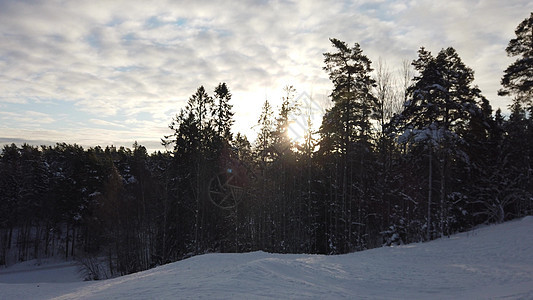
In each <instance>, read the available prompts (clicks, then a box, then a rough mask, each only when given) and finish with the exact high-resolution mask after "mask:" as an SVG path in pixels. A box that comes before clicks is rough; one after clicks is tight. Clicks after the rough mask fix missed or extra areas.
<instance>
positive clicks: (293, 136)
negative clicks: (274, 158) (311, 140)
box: [287, 118, 308, 144]
mask: <svg viewBox="0 0 533 300" xmlns="http://www.w3.org/2000/svg"><path fill="white" fill-rule="evenodd" d="M307 131H308V126H307V121H306V120H305V118H294V119H292V120H290V122H289V129H288V131H287V134H288V136H289V139H290V140H291V142H293V143H297V144H303V143H304V142H305V136H306V134H307Z"/></svg>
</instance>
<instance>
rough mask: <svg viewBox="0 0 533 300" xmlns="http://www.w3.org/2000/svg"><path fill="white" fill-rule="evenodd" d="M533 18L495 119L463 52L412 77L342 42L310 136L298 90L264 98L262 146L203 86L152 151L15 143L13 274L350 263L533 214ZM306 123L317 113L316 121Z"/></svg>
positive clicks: (11, 152)
mask: <svg viewBox="0 0 533 300" xmlns="http://www.w3.org/2000/svg"><path fill="white" fill-rule="evenodd" d="M532 29H533V13H532V14H531V16H530V17H529V18H527V19H525V20H524V21H523V22H521V23H520V24H519V26H518V27H517V29H516V32H515V33H516V38H514V39H512V40H511V41H510V43H509V46H508V47H507V49H506V51H507V53H508V54H509V55H510V56H512V57H516V61H515V62H514V63H513V64H511V65H510V66H509V67H508V68H507V69H506V70H505V72H504V75H503V78H502V80H501V83H502V89H501V90H500V91H499V93H500V94H501V95H509V96H512V97H513V101H512V104H511V105H510V107H509V109H510V115H509V116H508V117H504V116H503V115H502V112H501V110H500V109H498V110H496V111H495V112H494V111H493V109H492V107H491V106H490V103H489V101H488V100H487V99H486V98H485V97H484V96H483V94H482V92H481V90H480V89H479V88H478V87H477V86H475V85H474V84H473V81H474V71H473V70H472V69H471V68H469V67H468V66H466V65H465V64H464V63H463V62H462V60H461V58H460V56H459V54H458V53H457V51H456V50H455V49H454V48H452V47H449V48H445V49H442V50H441V51H439V52H438V53H437V54H436V55H434V54H432V53H431V52H430V51H428V50H426V49H425V48H420V50H419V51H418V58H417V59H415V60H414V61H413V62H412V67H413V69H414V71H413V72H411V71H410V69H409V68H408V66H405V67H404V72H403V75H402V78H403V79H404V80H403V81H402V83H401V84H394V82H393V80H392V79H391V73H390V72H388V70H387V69H386V68H384V66H383V64H381V63H380V64H378V65H377V69H376V70H373V68H372V63H371V61H370V59H368V57H367V56H366V55H365V54H364V53H363V50H362V49H361V47H360V45H359V44H357V43H355V44H354V45H353V46H349V45H348V44H347V43H345V42H343V41H340V40H338V39H331V40H330V41H331V44H332V48H333V51H332V52H327V53H324V64H325V66H324V70H325V71H326V72H327V74H328V75H329V78H330V80H331V81H332V83H333V86H334V88H333V90H332V91H331V94H330V99H331V101H332V106H331V108H330V109H327V110H326V112H325V114H324V116H323V120H322V123H321V126H320V129H319V130H318V132H314V131H313V129H312V128H313V126H312V124H311V118H310V116H307V118H306V119H307V124H306V127H307V130H306V134H305V136H304V138H303V140H301V141H294V140H291V139H290V138H289V135H288V132H289V130H290V126H291V115H293V114H298V113H299V114H304V117H305V112H302V108H300V107H298V105H297V103H296V99H295V98H296V97H295V95H296V93H297V91H296V90H295V89H294V88H293V87H291V86H288V87H286V88H285V89H284V93H285V95H284V97H283V99H282V104H281V107H280V108H279V109H278V111H277V113H275V112H274V109H273V108H272V106H271V105H270V103H269V102H268V101H265V102H264V105H263V107H262V111H261V115H260V117H259V119H258V123H257V125H256V128H257V131H258V135H257V139H256V140H255V141H254V142H253V143H252V142H250V141H248V139H247V137H246V136H244V135H242V134H239V133H237V134H234V133H233V132H232V125H233V122H234V118H233V116H234V113H233V107H232V105H231V104H230V103H231V97H232V95H231V92H230V90H229V87H228V86H227V85H226V84H225V83H220V84H219V85H218V86H216V88H215V89H214V90H213V93H212V95H210V93H209V92H208V91H207V90H206V89H205V88H204V87H203V86H201V87H199V88H198V89H197V90H196V92H195V93H194V94H193V95H192V96H191V97H190V98H189V100H188V102H187V104H186V106H185V107H184V108H183V109H181V111H180V112H179V113H178V114H177V115H176V116H175V117H174V118H173V120H172V121H171V124H170V125H169V128H170V129H171V134H170V135H169V136H165V137H164V138H163V139H162V143H163V144H164V145H166V146H167V147H170V148H171V150H170V151H165V152H157V153H152V154H148V153H147V151H146V148H145V147H143V146H142V145H139V144H137V143H135V144H134V145H133V147H132V149H128V148H124V147H120V148H118V149H117V148H116V147H113V146H108V147H106V148H102V147H94V148H88V149H83V148H82V147H80V146H78V145H69V144H64V143H63V144H56V145H55V146H41V147H35V146H30V145H27V144H24V145H22V146H21V147H18V146H16V145H14V144H12V145H6V146H4V148H3V149H2V152H1V153H0V265H9V264H12V263H14V262H16V261H24V260H28V259H34V258H42V257H50V256H63V257H65V258H67V259H68V258H72V257H75V258H77V259H79V260H81V261H82V262H83V263H84V265H85V266H86V267H87V268H88V277H90V278H93V279H98V278H105V277H110V276H116V275H123V274H129V273H133V272H137V271H141V270H145V269H148V268H151V267H153V266H156V265H161V264H164V263H168V262H172V261H176V260H180V259H183V258H187V257H190V256H193V255H198V254H202V253H208V252H244V251H255V250H263V251H269V252H278V253H321V254H340V253H348V252H353V251H359V250H364V249H369V248H374V247H380V246H383V245H392V244H402V243H411V242H419V241H428V240H432V239H435V238H439V237H443V236H448V235H450V234H452V233H455V232H460V231H464V230H468V229H471V228H473V227H474V226H476V225H478V224H483V223H491V222H502V221H505V220H509V219H512V218H516V217H520V216H524V215H527V214H531V213H533V182H532V181H533V179H532V170H533V167H532V162H531V158H532V156H533V145H532V141H533V102H532V92H533V84H532V82H533V75H532V74H533V71H532V70H533V63H532V59H531V57H533V46H532V45H533V42H532V41H533V34H532V32H533V30H532ZM304 119H305V118H304Z"/></svg>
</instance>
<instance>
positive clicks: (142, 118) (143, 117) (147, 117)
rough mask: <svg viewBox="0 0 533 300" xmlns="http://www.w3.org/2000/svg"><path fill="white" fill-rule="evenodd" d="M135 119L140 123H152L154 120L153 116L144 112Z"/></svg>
mask: <svg viewBox="0 0 533 300" xmlns="http://www.w3.org/2000/svg"><path fill="white" fill-rule="evenodd" d="M133 119H135V120H138V121H151V120H152V119H153V118H152V114H150V113H148V112H144V111H143V112H139V113H137V114H136V115H135V116H134V117H133Z"/></svg>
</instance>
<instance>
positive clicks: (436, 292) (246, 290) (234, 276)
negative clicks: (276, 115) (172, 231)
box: [0, 217, 533, 299]
mask: <svg viewBox="0 0 533 300" xmlns="http://www.w3.org/2000/svg"><path fill="white" fill-rule="evenodd" d="M42 271H43V270H41V271H38V270H37V271H35V272H42ZM57 271H58V273H61V269H58V270H57ZM21 274H23V273H16V272H15V273H14V272H11V273H9V269H6V270H0V299H48V298H55V299H177V298H179V299H183V298H194V299H197V298H204V299H214V298H216V299H261V298H265V299H271V298H275V299H287V298H315V299H317V298H320V299H324V298H327V299H331V298H351V299H402V298H409V299H491V298H496V299H501V298H504V299H533V217H526V218H524V219H522V220H517V221H512V222H508V223H505V224H501V225H494V226H487V227H484V228H481V229H477V230H475V231H473V232H468V233H462V234H458V235H455V236H452V237H451V238H444V239H440V240H436V241H433V242H429V243H420V244H411V245H406V246H401V247H387V248H379V249H374V250H369V251H364V252H358V253H353V254H348V255H340V256H322V255H280V254H268V253H264V252H254V253H247V254H209V255H202V256H196V257H193V258H190V259H186V260H183V261H180V262H177V263H173V264H168V265H165V266H161V267H158V268H155V269H152V270H149V271H146V272H141V273H137V274H133V275H129V276H124V277H120V278H115V279H111V280H105V281H92V282H53V280H51V279H53V277H54V276H50V277H49V278H50V280H48V281H47V280H39V281H34V282H32V283H28V281H24V280H18V281H17V278H19V279H20V277H21V276H22V275H21ZM17 282H19V283H17Z"/></svg>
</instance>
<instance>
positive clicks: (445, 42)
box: [0, 0, 533, 150]
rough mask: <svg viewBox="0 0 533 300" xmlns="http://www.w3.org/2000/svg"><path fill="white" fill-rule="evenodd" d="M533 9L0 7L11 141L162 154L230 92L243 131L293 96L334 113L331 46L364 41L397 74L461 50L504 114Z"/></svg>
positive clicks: (155, 4) (414, 3)
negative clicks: (136, 148)
mask: <svg viewBox="0 0 533 300" xmlns="http://www.w3.org/2000/svg"><path fill="white" fill-rule="evenodd" d="M532 8H533V7H532V6H531V2H530V0H508V1H500V0H447V1H434V0H398V1H395V0H380V1H371V0H353V1H348V0H347V1H303V0H302V1H266V0H250V1H134V0H125V1H118V0H114V1H97V0H95V1H65V0H61V1H59V0H58V1H55V0H49V1H31V0H27V1H21V0H7V1H6V0H0V144H4V143H11V142H15V143H17V144H20V143H22V142H30V143H32V144H37V145H38V144H54V143H55V142H67V143H78V144H81V145H83V146H95V145H102V146H105V145H111V144H114V145H124V146H128V147H131V144H132V143H133V142H134V141H138V142H139V143H140V144H143V145H145V146H146V147H147V148H149V149H152V150H154V149H162V148H161V146H160V144H159V141H160V138H161V137H163V136H164V135H165V134H168V133H169V130H168V128H167V125H168V124H169V123H170V121H171V119H172V117H173V116H174V115H175V114H176V113H177V112H178V111H179V110H180V108H182V107H183V106H184V103H185V101H186V100H187V99H188V98H189V96H190V95H191V94H193V93H194V92H195V90H196V88H197V87H198V86H200V85H204V86H205V87H206V89H207V90H209V91H211V92H212V90H213V89H214V87H215V86H216V85H217V84H218V83H219V82H226V83H227V84H228V86H229V88H230V90H231V92H232V94H233V100H232V102H233V105H234V109H235V111H236V119H237V122H236V125H235V130H234V131H241V132H244V133H246V134H248V135H252V132H253V130H252V129H250V128H251V126H252V125H254V124H255V122H256V120H257V118H258V116H259V113H260V108H261V105H262V103H263V101H264V100H265V99H266V98H268V99H269V100H270V101H271V102H272V103H273V104H274V106H275V107H276V106H277V105H278V104H279V103H280V100H279V99H280V95H281V94H282V89H283V87H284V86H286V85H294V87H295V88H296V89H297V92H298V93H303V92H305V93H306V94H308V95H310V96H312V97H313V99H314V100H315V102H317V103H319V104H320V105H324V106H325V105H326V103H327V101H328V100H327V97H326V95H327V94H328V93H329V89H330V88H331V85H330V83H329V81H328V78H327V74H325V72H324V71H323V70H322V66H323V56H322V53H324V52H327V51H330V50H332V49H331V48H330V43H329V41H328V38H330V37H336V38H339V39H341V40H344V41H346V42H347V43H348V44H350V45H353V43H355V42H358V43H359V44H360V45H361V47H362V49H363V51H364V52H365V53H366V54H367V56H369V57H370V59H371V60H372V61H374V62H377V61H378V59H379V58H381V59H383V60H385V61H386V62H387V65H388V66H389V68H390V69H391V70H393V69H396V68H399V67H400V65H401V62H402V61H403V60H409V61H411V60H413V59H415V58H416V51H417V50H418V49H419V48H420V46H425V47H426V48H427V49H429V50H431V51H432V52H433V53H437V52H438V51H439V50H440V49H442V48H444V47H448V46H453V47H454V48H456V50H457V51H458V53H459V55H460V56H461V57H462V58H463V61H464V62H465V63H466V65H468V66H469V67H471V68H473V69H474V70H475V72H476V84H478V85H479V86H480V88H481V89H482V91H483V93H484V95H485V96H486V97H487V98H489V100H491V102H492V105H493V107H495V108H497V107H501V108H502V109H505V108H506V106H507V105H508V103H509V99H506V98H501V97H498V96H497V94H496V91H497V90H498V89H499V81H500V78H501V76H502V73H503V70H504V69H505V68H506V67H507V66H508V65H509V64H510V63H511V62H512V61H513V59H511V58H508V57H507V56H506V54H505V51H504V49H505V47H506V45H507V43H508V41H509V40H510V39H511V38H513V36H514V29H515V28H516V26H517V25H518V24H519V23H520V21H522V20H523V19H525V18H526V17H528V16H529V14H530V11H531V10H532Z"/></svg>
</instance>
